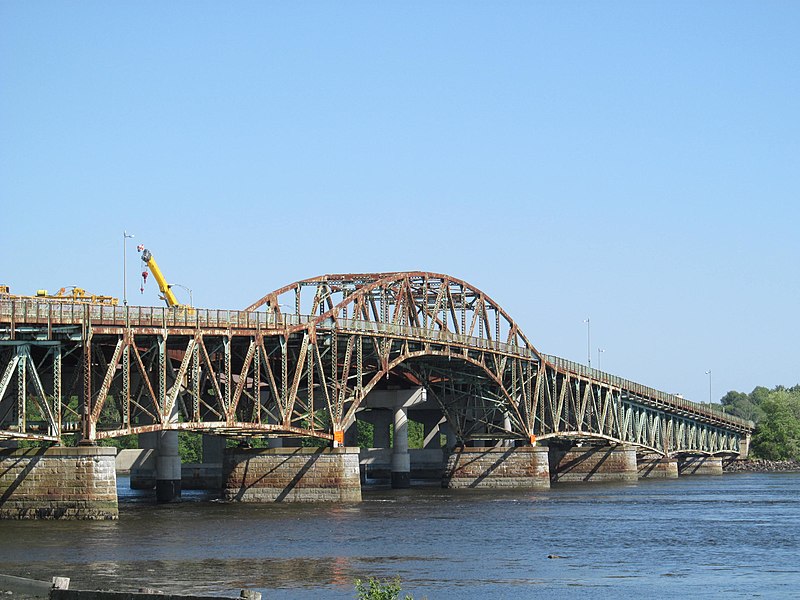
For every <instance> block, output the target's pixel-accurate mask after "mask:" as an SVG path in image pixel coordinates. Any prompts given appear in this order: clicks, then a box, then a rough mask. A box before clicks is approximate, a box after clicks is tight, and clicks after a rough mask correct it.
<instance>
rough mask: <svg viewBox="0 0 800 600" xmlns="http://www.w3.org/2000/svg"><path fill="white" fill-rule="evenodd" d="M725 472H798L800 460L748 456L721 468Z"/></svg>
mask: <svg viewBox="0 0 800 600" xmlns="http://www.w3.org/2000/svg"><path fill="white" fill-rule="evenodd" d="M722 470H723V471H725V472H726V473H781V472H790V471H791V472H794V471H798V472H800V461H797V460H766V459H763V458H749V459H747V460H735V461H733V462H731V463H728V464H727V465H724V466H723V468H722Z"/></svg>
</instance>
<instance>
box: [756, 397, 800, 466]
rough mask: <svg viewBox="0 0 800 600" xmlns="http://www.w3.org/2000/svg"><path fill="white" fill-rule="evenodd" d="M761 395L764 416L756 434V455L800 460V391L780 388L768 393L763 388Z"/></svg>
mask: <svg viewBox="0 0 800 600" xmlns="http://www.w3.org/2000/svg"><path fill="white" fill-rule="evenodd" d="M756 389H758V388H756ZM762 389H765V388H762ZM759 396H760V400H761V402H760V404H759V407H760V409H761V410H762V411H763V413H764V417H763V418H762V419H761V421H760V422H759V423H758V425H757V426H756V430H755V432H754V433H753V440H752V446H751V447H752V450H753V454H754V455H755V456H757V457H760V458H766V459H767V460H787V459H794V460H800V392H790V391H788V390H786V389H776V390H773V391H771V392H770V391H767V394H766V395H764V394H763V392H761V391H759Z"/></svg>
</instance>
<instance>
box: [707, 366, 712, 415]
mask: <svg viewBox="0 0 800 600" xmlns="http://www.w3.org/2000/svg"><path fill="white" fill-rule="evenodd" d="M706 375H708V407H709V408H711V369H709V370H708V371H706Z"/></svg>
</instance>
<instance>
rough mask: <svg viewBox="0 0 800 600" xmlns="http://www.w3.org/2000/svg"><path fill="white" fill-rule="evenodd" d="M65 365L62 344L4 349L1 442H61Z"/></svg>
mask: <svg viewBox="0 0 800 600" xmlns="http://www.w3.org/2000/svg"><path fill="white" fill-rule="evenodd" d="M61 365H62V351H61V346H60V345H59V344H54V343H52V342H38V343H37V342H29V343H16V344H8V343H6V344H3V345H0V439H2V438H26V437H35V438H38V439H43V440H47V441H57V440H58V439H59V437H60V435H61V423H62V402H61V401H60V398H61V381H62V377H61Z"/></svg>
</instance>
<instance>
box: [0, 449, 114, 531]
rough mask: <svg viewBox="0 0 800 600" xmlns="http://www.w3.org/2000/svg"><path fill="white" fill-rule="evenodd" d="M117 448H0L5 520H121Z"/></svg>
mask: <svg viewBox="0 0 800 600" xmlns="http://www.w3.org/2000/svg"><path fill="white" fill-rule="evenodd" d="M116 452H117V450H116V448H103V447H93V446H81V447H77V448H64V447H53V448H33V449H24V450H23V449H0V518H2V519H117V518H118V517H119V509H118V505H117V476H116V472H115V469H114V457H115V455H116Z"/></svg>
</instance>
